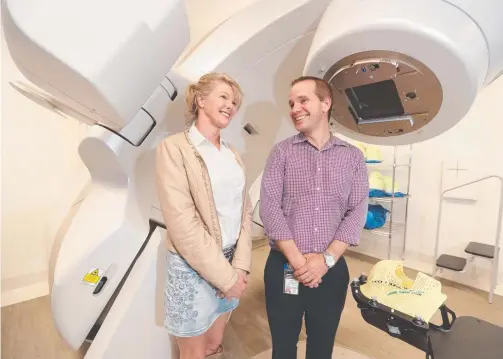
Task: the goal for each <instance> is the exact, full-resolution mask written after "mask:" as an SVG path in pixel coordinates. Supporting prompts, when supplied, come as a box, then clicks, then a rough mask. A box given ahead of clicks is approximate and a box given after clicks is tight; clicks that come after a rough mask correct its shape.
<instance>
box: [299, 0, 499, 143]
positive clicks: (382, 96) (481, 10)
mask: <svg viewBox="0 0 503 359" xmlns="http://www.w3.org/2000/svg"><path fill="white" fill-rule="evenodd" d="M488 3H490V4H487V6H486V5H485V6H484V7H481V6H477V5H475V2H468V1H463V0H449V1H439V0H424V1H421V2H420V3H419V2H410V1H395V0H382V1H379V2H378V3H376V2H374V1H369V0H361V1H358V2H357V3H355V2H354V1H350V0H337V1H332V2H331V3H330V5H329V6H328V8H327V10H326V11H325V13H324V14H323V17H322V19H321V21H320V24H319V26H318V28H317V30H316V34H315V36H314V39H313V42H312V44H311V48H310V50H309V54H308V57H307V61H306V65H305V68H304V72H305V74H307V75H312V76H318V77H322V78H323V79H325V80H326V81H328V82H329V83H330V85H331V86H332V90H333V92H334V111H333V112H332V118H331V123H330V124H331V127H332V129H333V130H334V131H335V132H338V133H341V134H343V135H345V136H347V137H349V138H352V139H355V140H358V141H361V142H365V143H372V144H376V145H405V144H412V143H416V142H421V141H424V140H427V139H430V138H433V137H436V136H438V135H440V134H442V133H444V132H445V131H447V130H448V129H450V128H452V127H453V126H455V125H456V124H457V123H458V122H459V121H460V120H461V119H463V117H464V116H465V115H466V114H467V113H468V111H469V110H470V108H471V106H472V104H473V102H474V101H475V99H476V97H477V95H478V93H479V92H480V91H481V90H482V89H483V88H484V87H485V86H487V85H488V84H489V83H490V82H491V81H493V80H494V79H495V78H497V77H498V75H499V74H500V71H501V68H502V66H503V43H502V42H501V41H500V40H499V39H498V36H497V34H496V31H495V30H496V28H497V27H500V26H501V25H498V23H497V21H496V18H495V17H494V16H493V15H492V14H494V13H495V12H497V11H498V9H499V10H502V9H503V5H502V3H500V2H497V1H489V2H488ZM446 19H449V20H448V21H446ZM467 41H469V43H470V46H466V45H467Z"/></svg>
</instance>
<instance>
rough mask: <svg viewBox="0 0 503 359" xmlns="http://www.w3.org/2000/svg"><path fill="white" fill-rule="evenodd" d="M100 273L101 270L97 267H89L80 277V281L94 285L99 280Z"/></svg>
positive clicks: (101, 273) (101, 272)
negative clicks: (81, 277)
mask: <svg viewBox="0 0 503 359" xmlns="http://www.w3.org/2000/svg"><path fill="white" fill-rule="evenodd" d="M102 275H103V270H101V269H99V268H91V269H90V270H89V271H88V272H87V273H86V275H85V276H84V278H83V279H82V282H83V283H85V284H89V285H92V286H95V285H97V284H98V282H99V281H100V279H101V277H102Z"/></svg>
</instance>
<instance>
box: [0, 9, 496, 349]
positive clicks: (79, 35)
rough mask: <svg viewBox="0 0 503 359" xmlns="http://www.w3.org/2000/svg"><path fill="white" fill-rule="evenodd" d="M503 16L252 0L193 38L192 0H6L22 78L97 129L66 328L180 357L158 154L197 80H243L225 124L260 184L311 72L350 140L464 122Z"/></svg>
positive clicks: (413, 134) (92, 135)
mask: <svg viewBox="0 0 503 359" xmlns="http://www.w3.org/2000/svg"><path fill="white" fill-rule="evenodd" d="M216 11H218V10H216ZM502 14H503V1H501V0H484V1H473V0H421V1H409V0H407V1H405V0H377V1H376V0H273V1H271V0H256V1H254V2H251V4H250V5H249V6H247V7H246V8H244V9H243V10H240V11H239V12H237V13H236V14H234V15H232V16H231V17H230V18H228V19H226V20H225V21H223V22H222V23H221V24H219V26H217V27H215V28H214V29H213V30H212V31H211V32H209V33H208V34H207V35H206V36H205V37H204V38H203V39H202V40H201V41H200V42H199V43H197V44H194V45H193V46H192V47H191V48H190V49H189V48H187V46H188V44H189V40H190V27H189V21H188V16H187V10H186V4H185V2H184V1H183V0H143V1H124V0H120V1H119V0H108V1H97V0H88V1H68V0H44V1H40V0H3V1H2V27H3V34H4V36H5V39H6V42H7V45H8V51H9V52H10V55H11V57H12V59H13V60H14V62H15V64H16V66H17V67H18V69H19V70H20V72H21V73H22V74H23V75H24V76H25V77H26V79H28V83H17V84H14V86H15V87H16V88H17V89H18V90H19V91H20V92H21V93H23V94H25V95H26V96H27V97H28V98H30V99H31V100H33V101H36V102H38V103H39V104H41V105H43V106H46V107H48V108H50V109H52V110H54V111H56V112H58V113H61V114H63V115H65V116H66V117H70V118H74V119H76V120H79V121H81V122H83V123H86V124H88V125H89V129H88V133H87V136H86V138H84V139H83V140H82V142H81V144H80V147H79V155H80V157H81V158H82V161H83V162H84V163H85V165H86V166H87V168H88V170H89V172H90V175H91V178H92V184H91V187H90V189H89V191H88V192H87V194H86V196H85V198H84V199H83V200H82V201H81V202H80V203H79V205H78V211H77V212H76V213H75V214H74V217H73V219H72V220H71V223H70V224H69V225H68V228H66V229H65V231H66V232H65V234H64V240H63V241H62V243H61V246H60V248H59V254H58V257H57V263H56V266H55V271H54V277H53V279H52V281H51V303H52V313H53V317H54V321H55V324H56V327H57V329H58V331H59V333H60V335H61V337H62V338H63V339H64V340H65V341H66V343H68V345H69V346H71V347H72V348H73V349H75V350H77V349H78V348H79V347H81V345H82V344H83V343H84V341H85V340H86V338H87V340H90V341H92V344H91V345H90V348H89V350H88V351H87V354H86V357H85V358H86V359H98V358H99V359H117V358H120V359H130V358H131V359H132V358H135V359H136V358H151V359H169V358H171V354H170V352H171V344H170V341H169V338H168V335H167V334H166V332H165V330H164V329H163V326H162V320H163V314H164V313H163V303H162V284H163V278H162V271H159V270H158V266H159V265H160V263H162V258H159V259H158V253H159V252H158V247H159V245H160V243H161V242H162V240H163V239H162V233H161V232H162V229H161V228H160V227H162V225H163V224H162V216H161V214H160V211H159V205H158V203H157V199H156V193H155V189H154V188H155V187H154V179H153V173H154V164H153V160H154V149H155V147H156V146H157V144H158V143H159V141H160V140H161V139H162V138H163V137H165V136H168V135H169V134H172V133H174V132H177V131H181V130H183V129H184V126H185V124H184V117H183V115H184V90H185V87H186V86H187V84H188V83H190V82H193V81H196V80H197V79H198V78H199V77H200V76H201V75H203V74H204V73H207V72H210V71H220V72H226V73H228V74H229V75H230V76H232V77H233V78H235V79H236V80H237V81H238V82H239V83H240V85H241V86H242V88H243V90H244V93H245V98H244V103H243V106H242V109H241V110H240V112H239V114H238V115H237V116H236V118H235V119H234V120H233V121H232V123H231V124H230V126H229V127H228V128H227V129H226V130H225V133H224V134H225V137H226V138H227V139H228V140H229V141H230V142H231V143H232V144H233V145H234V146H235V147H236V148H237V149H238V150H239V151H240V152H241V153H242V155H243V157H244V160H245V162H246V163H245V164H246V167H247V176H248V178H251V179H253V178H257V177H258V176H260V173H261V171H262V167H263V164H264V162H265V159H266V157H267V155H268V154H269V151H270V149H271V147H272V145H273V144H274V143H276V142H278V141H280V140H282V139H284V138H286V137H288V136H290V135H292V134H294V133H295V129H294V127H293V126H292V125H291V123H290V120H289V117H288V105H287V97H288V91H289V86H290V82H291V81H292V80H293V79H294V78H296V77H299V76H301V75H303V74H304V75H313V76H318V77H322V78H324V79H326V80H328V81H329V82H330V84H331V85H332V86H333V89H334V93H335V110H334V113H333V116H332V119H331V126H332V128H333V130H334V131H336V132H338V133H341V134H343V135H345V136H348V137H350V138H353V139H355V140H360V141H363V142H367V143H373V144H380V145H395V144H398V145H401V144H411V143H416V142H419V141H423V140H427V139H430V138H433V137H435V136H438V135H440V134H442V133H443V132H445V131H447V130H448V129H449V128H451V127H453V126H455V125H456V123H457V122H459V121H460V120H461V119H462V118H463V116H465V114H466V113H467V112H468V111H469V109H470V107H471V106H472V104H473V102H474V100H475V99H476V97H477V95H478V94H479V93H480V92H481V91H482V90H483V89H484V87H486V86H488V85H489V84H490V83H491V82H492V81H493V80H494V79H496V78H497V77H498V76H499V75H500V74H501V71H502V69H503V39H502V34H503V21H501V16H502ZM210 16H211V15H210ZM256 192H257V191H255V193H256ZM257 199H258V196H257V195H254V199H253V200H254V201H255V202H256V201H257ZM159 298H160V299H159Z"/></svg>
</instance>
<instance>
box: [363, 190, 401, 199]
mask: <svg viewBox="0 0 503 359" xmlns="http://www.w3.org/2000/svg"><path fill="white" fill-rule="evenodd" d="M392 196H393V194H392V193H388V192H386V191H383V190H382V189H370V190H369V197H370V198H372V197H392ZM394 196H395V197H406V196H407V194H405V193H402V192H395V195H394Z"/></svg>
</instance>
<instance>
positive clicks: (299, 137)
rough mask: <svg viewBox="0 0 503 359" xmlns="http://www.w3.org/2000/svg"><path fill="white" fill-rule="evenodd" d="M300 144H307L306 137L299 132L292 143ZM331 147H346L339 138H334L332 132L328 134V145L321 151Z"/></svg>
mask: <svg viewBox="0 0 503 359" xmlns="http://www.w3.org/2000/svg"><path fill="white" fill-rule="evenodd" d="M302 142H308V141H307V137H306V136H305V135H304V134H303V133H302V132H299V133H298V134H297V135H295V137H294V139H293V143H302ZM333 146H345V147H347V143H346V142H344V141H342V140H341V139H340V138H338V137H336V136H335V135H334V134H333V133H332V132H330V140H328V143H327V144H326V145H325V146H324V147H323V149H328V148H330V147H333Z"/></svg>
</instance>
